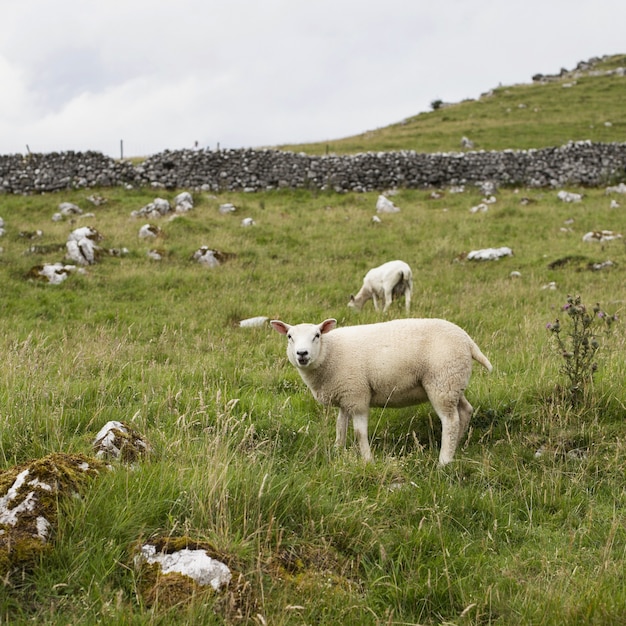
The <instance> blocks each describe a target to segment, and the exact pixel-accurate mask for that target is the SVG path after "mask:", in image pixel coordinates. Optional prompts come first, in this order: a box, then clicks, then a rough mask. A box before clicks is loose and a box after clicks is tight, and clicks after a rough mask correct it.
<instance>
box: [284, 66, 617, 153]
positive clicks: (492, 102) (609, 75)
mask: <svg viewBox="0 0 626 626" xmlns="http://www.w3.org/2000/svg"><path fill="white" fill-rule="evenodd" d="M624 68H626V55H625V54H619V55H613V56H604V57H602V58H596V59H592V60H590V61H588V62H586V63H579V64H578V66H577V67H576V69H574V70H572V71H563V72H561V74H559V75H558V76H543V75H537V76H535V77H533V82H532V83H530V84H520V85H511V86H508V87H498V88H496V89H492V90H491V91H489V92H487V93H485V94H482V95H481V96H480V98H479V99H477V100H465V101H463V102H460V103H457V104H444V103H437V102H435V103H433V110H432V111H430V112H427V113H420V114H419V115H416V116H414V117H410V118H407V119H405V120H402V121H401V122H398V123H396V124H392V125H390V126H386V127H384V128H379V129H377V130H373V131H367V132H365V133H362V134H360V135H355V136H353V137H346V138H343V139H337V140H334V141H324V142H318V143H309V144H298V145H282V146H278V148H279V149H281V150H292V151H295V152H305V153H307V154H325V153H327V152H333V153H336V154H353V153H358V152H376V151H396V150H415V151H417V152H448V151H457V150H460V149H461V147H462V146H461V139H462V138H463V137H467V138H469V139H470V140H471V141H472V142H473V144H474V149H476V150H506V149H528V148H545V147H548V146H560V145H562V144H564V143H566V142H567V141H570V140H573V141H581V140H587V139H589V140H591V141H597V142H613V141H616V142H623V141H626V109H625V108H624V99H625V97H626V74H625V71H624ZM435 107H437V108H435Z"/></svg>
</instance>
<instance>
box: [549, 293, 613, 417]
mask: <svg viewBox="0 0 626 626" xmlns="http://www.w3.org/2000/svg"><path fill="white" fill-rule="evenodd" d="M562 310H563V311H564V312H565V313H566V314H567V317H566V318H564V321H563V325H562V324H561V321H560V320H559V319H556V320H555V321H554V322H553V323H549V324H547V325H546V328H547V329H548V330H549V331H550V332H551V333H552V337H553V338H554V341H555V343H556V347H557V350H558V353H559V354H560V356H561V357H562V359H563V361H562V365H561V370H560V371H561V373H562V374H563V375H564V376H565V377H566V378H567V381H568V388H567V391H568V393H569V397H570V401H571V404H572V406H577V405H579V404H580V403H581V402H582V401H583V400H584V399H585V398H586V397H587V392H588V389H589V387H590V385H591V383H592V381H593V375H594V374H595V373H596V371H597V370H598V363H597V361H596V353H597V351H598V348H599V347H600V344H599V342H598V335H599V333H600V330H599V329H598V327H600V328H604V329H605V330H607V329H609V328H610V327H611V325H612V324H613V322H616V321H617V315H608V314H607V313H605V312H604V311H603V310H602V309H601V308H600V305H599V304H596V305H595V306H594V307H593V310H592V312H591V313H590V312H589V311H588V310H587V307H586V306H585V305H584V304H583V303H582V302H581V298H580V296H567V303H566V304H565V305H564V306H563V308H562ZM566 322H567V323H566Z"/></svg>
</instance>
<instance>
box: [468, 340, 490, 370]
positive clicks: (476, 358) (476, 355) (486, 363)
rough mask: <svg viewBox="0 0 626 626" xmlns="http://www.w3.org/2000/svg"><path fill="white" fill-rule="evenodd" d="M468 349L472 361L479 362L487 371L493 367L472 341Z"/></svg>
mask: <svg viewBox="0 0 626 626" xmlns="http://www.w3.org/2000/svg"><path fill="white" fill-rule="evenodd" d="M470 350H471V353H472V358H473V359H474V361H477V362H478V363H480V364H481V365H482V366H483V367H484V368H485V369H486V370H487V371H488V372H490V371H491V370H492V369H493V365H491V363H490V362H489V359H488V358H487V357H486V356H485V355H484V354H483V353H482V352H481V351H480V348H479V347H478V346H477V345H476V344H475V343H474V341H472V342H471V344H470Z"/></svg>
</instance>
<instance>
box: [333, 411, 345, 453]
mask: <svg viewBox="0 0 626 626" xmlns="http://www.w3.org/2000/svg"><path fill="white" fill-rule="evenodd" d="M336 432H337V436H336V437H335V447H337V448H343V447H345V445H346V435H347V434H348V414H347V413H346V412H345V411H344V410H343V409H339V413H338V414H337V424H336Z"/></svg>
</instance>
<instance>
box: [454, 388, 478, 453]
mask: <svg viewBox="0 0 626 626" xmlns="http://www.w3.org/2000/svg"><path fill="white" fill-rule="evenodd" d="M458 411H459V420H460V421H461V427H460V429H459V440H458V442H457V445H458V444H459V443H461V439H463V437H465V435H466V433H467V429H468V428H469V423H470V418H471V417H472V412H473V411H474V407H473V406H472V405H471V404H470V403H469V402H468V401H467V398H466V397H465V396H461V398H460V400H459V405H458Z"/></svg>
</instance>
